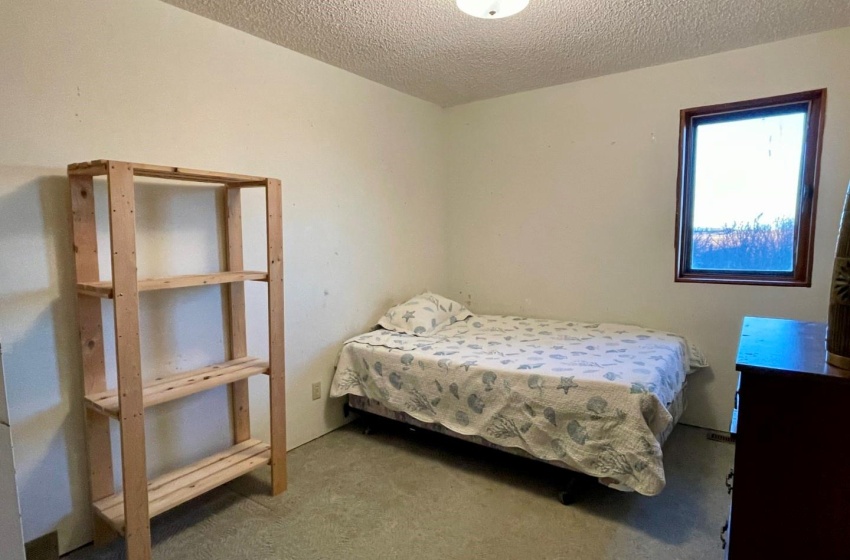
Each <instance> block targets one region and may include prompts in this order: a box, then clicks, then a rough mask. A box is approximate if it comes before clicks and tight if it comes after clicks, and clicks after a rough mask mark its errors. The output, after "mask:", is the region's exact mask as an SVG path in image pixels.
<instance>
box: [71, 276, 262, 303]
mask: <svg viewBox="0 0 850 560" xmlns="http://www.w3.org/2000/svg"><path fill="white" fill-rule="evenodd" d="M268 277H269V275H268V274H267V273H265V272H261V271H255V270H239V271H228V272H214V273H211V274H187V275H184V276H169V277H165V278H147V279H144V280H139V291H140V292H152V291H155V290H171V289H175V288H190V287H193V286H212V285H215V284H228V283H231V282H244V281H246V280H259V281H262V282H265V281H267V280H268ZM77 293H78V294H82V295H86V296H94V297H102V298H108V299H112V298H113V297H114V295H115V294H114V292H113V289H112V281H111V280H105V281H101V282H80V283H79V284H77Z"/></svg>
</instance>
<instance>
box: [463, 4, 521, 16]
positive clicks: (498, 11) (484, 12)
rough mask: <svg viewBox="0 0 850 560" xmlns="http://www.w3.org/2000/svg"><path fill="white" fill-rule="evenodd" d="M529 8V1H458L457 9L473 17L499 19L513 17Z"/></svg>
mask: <svg viewBox="0 0 850 560" xmlns="http://www.w3.org/2000/svg"><path fill="white" fill-rule="evenodd" d="M526 6H528V0H457V7H458V8H460V10H461V11H462V12H465V13H467V14H469V15H471V16H475V17H477V18H484V19H499V18H506V17H508V16H513V15H516V14H518V13H520V12H521V11H523V10H524V9H525V8H526Z"/></svg>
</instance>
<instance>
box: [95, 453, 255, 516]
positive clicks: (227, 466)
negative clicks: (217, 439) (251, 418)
mask: <svg viewBox="0 0 850 560" xmlns="http://www.w3.org/2000/svg"><path fill="white" fill-rule="evenodd" d="M269 456H270V453H269V446H268V444H266V443H263V442H261V441H259V440H246V441H244V442H242V443H240V444H237V445H235V446H233V447H231V448H230V449H227V450H225V451H222V452H221V453H217V454H215V455H212V456H210V457H207V458H205V459H203V460H201V461H198V462H197V463H193V464H191V465H188V466H186V467H183V468H181V469H177V470H175V471H172V472H169V473H166V474H164V475H163V476H161V477H158V478H155V479H154V480H151V482H150V484H148V488H147V491H148V498H149V502H150V515H151V517H155V516H157V515H160V514H161V513H164V512H166V511H168V510H169V509H172V508H174V507H176V506H178V505H180V504H182V503H185V502H187V501H189V500H191V499H192V498H195V497H197V496H200V495H201V494H203V493H204V492H208V491H209V490H212V489H213V488H216V487H218V486H221V485H222V484H225V483H227V482H230V481H231V480H233V479H235V478H238V477H239V476H242V475H244V474H247V473H248V472H250V471H252V470H254V469H256V468H257V467H260V466H263V465H266V464H268V462H269ZM94 507H95V510H96V511H97V513H98V514H99V515H101V516H102V517H103V518H104V519H106V520H107V521H108V522H109V524H110V525H111V526H112V527H114V528H115V530H117V531H119V532H123V531H124V525H125V518H124V494H123V493H118V494H114V495H112V496H109V497H107V498H105V499H103V500H100V501H98V502H96V503H95V504H94Z"/></svg>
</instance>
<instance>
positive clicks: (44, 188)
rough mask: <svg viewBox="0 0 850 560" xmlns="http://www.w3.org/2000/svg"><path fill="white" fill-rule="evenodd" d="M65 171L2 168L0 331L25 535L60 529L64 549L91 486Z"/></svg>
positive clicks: (83, 528) (80, 524) (84, 532)
mask: <svg viewBox="0 0 850 560" xmlns="http://www.w3.org/2000/svg"><path fill="white" fill-rule="evenodd" d="M63 172H64V170H55V169H49V170H45V169H41V168H20V167H14V168H8V167H0V337H2V339H3V343H4V357H5V366H6V375H7V381H8V383H7V389H8V392H9V407H10V415H11V421H12V430H13V433H14V439H15V446H16V451H17V453H16V460H17V472H18V491H19V493H20V498H21V508H22V515H23V525H24V537H25V539H26V540H31V539H33V538H35V537H38V536H41V535H42V534H45V533H47V532H49V531H52V530H54V529H57V528H58V530H59V536H60V548H62V549H67V547H68V546H74V545H76V544H79V539H81V538H82V539H86V538H87V536H88V531H89V527H88V522H87V520H81V519H79V518H77V519H75V518H74V516H73V515H72V512H73V511H75V510H76V511H80V510H81V509H82V510H85V509H86V508H87V505H86V503H87V501H88V498H87V496H88V486H87V476H86V474H85V473H86V460H85V455H84V449H85V442H84V439H83V433H84V431H83V426H84V413H83V407H82V395H83V387H82V376H81V375H80V371H81V357H80V352H79V346H78V342H77V335H76V330H75V329H74V328H73V324H74V313H75V310H74V309H75V303H74V302H75V298H74V295H75V290H74V272H73V271H74V268H73V267H74V258H73V249H72V242H71V236H70V228H69V207H70V193H69V190H68V180H67V178H66V177H65V176H64V174H62V175H59V174H58V173H63ZM72 482H73V483H72ZM68 538H74V541H75V542H73V543H69V542H67V539H68Z"/></svg>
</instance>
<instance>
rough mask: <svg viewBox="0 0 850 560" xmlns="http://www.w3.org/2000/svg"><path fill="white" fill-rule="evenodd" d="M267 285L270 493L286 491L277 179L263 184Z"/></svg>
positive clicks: (280, 228) (280, 209)
mask: <svg viewBox="0 0 850 560" xmlns="http://www.w3.org/2000/svg"><path fill="white" fill-rule="evenodd" d="M266 239H267V242H268V271H269V278H268V284H269V286H268V288H269V400H270V401H271V402H270V407H271V410H270V415H269V416H270V421H271V455H272V456H271V470H272V495H273V496H276V495H278V494H280V493H281V492H284V491H285V490H286V377H285V367H286V357H285V351H284V326H283V321H284V311H283V198H282V193H281V186H280V181H279V180H277V179H269V180H268V185H267V186H266Z"/></svg>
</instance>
